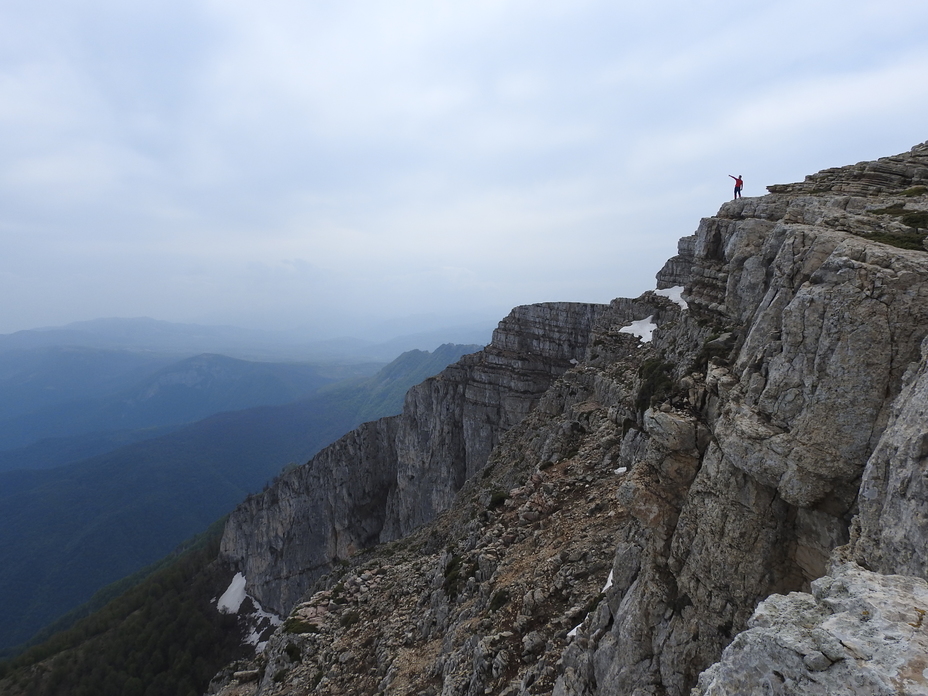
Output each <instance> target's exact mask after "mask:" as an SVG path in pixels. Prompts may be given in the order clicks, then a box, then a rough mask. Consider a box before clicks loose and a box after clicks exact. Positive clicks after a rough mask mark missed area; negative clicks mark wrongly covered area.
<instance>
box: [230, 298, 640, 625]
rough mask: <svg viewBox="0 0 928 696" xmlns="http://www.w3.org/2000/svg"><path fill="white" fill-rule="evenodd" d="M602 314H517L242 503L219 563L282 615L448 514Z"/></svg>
mask: <svg viewBox="0 0 928 696" xmlns="http://www.w3.org/2000/svg"><path fill="white" fill-rule="evenodd" d="M607 309H608V308H607V307H606V306H604V305H592V304H579V303H577V304H572V303H548V304H540V305H532V306H527V307H517V308H516V309H514V310H513V311H512V313H511V314H510V315H509V316H508V317H507V318H506V319H504V320H503V321H502V322H500V325H499V328H497V329H496V331H495V332H494V334H493V341H492V343H491V344H490V345H489V346H487V347H486V348H485V349H484V350H483V351H481V352H479V353H475V354H473V355H471V356H467V357H465V358H463V359H462V360H461V361H459V362H458V363H456V364H454V365H452V366H450V367H449V368H447V369H446V370H445V371H444V372H442V373H441V374H440V375H438V376H437V377H434V378H432V379H428V380H426V381H425V382H423V383H422V384H420V385H418V386H417V387H414V388H413V389H411V390H410V391H409V393H408V394H407V396H406V401H405V405H404V408H403V413H402V414H401V415H400V416H396V417H391V418H384V419H381V420H379V421H375V422H371V423H366V424H364V425H362V426H361V427H360V428H358V429H357V430H355V431H353V432H351V433H349V434H348V435H346V436H345V437H343V438H342V439H341V440H339V441H338V442H336V443H334V444H333V445H331V446H330V447H328V448H326V449H324V450H322V451H321V452H319V454H317V455H316V456H315V457H314V458H313V459H312V460H311V461H310V462H309V463H308V464H306V465H304V466H301V467H298V468H297V469H295V470H293V471H291V472H289V473H286V474H284V475H283V476H281V477H280V479H279V480H278V481H277V482H275V484H274V485H273V486H271V487H270V488H269V489H268V490H267V491H265V492H264V493H262V494H261V495H257V496H252V497H251V498H249V499H248V500H246V501H245V502H244V503H243V504H242V505H241V506H239V507H238V508H237V509H236V510H235V511H234V512H233V513H232V515H231V517H230V519H229V521H228V523H227V525H226V529H225V533H224V536H223V540H222V547H221V555H222V556H223V557H224V558H225V559H227V560H228V561H230V562H231V563H232V564H233V565H235V566H237V567H238V568H240V569H241V570H243V571H244V573H245V576H246V578H247V581H248V589H249V592H250V593H251V594H252V595H253V596H254V597H256V598H257V599H258V600H259V601H260V602H261V603H262V604H263V605H264V606H265V607H269V608H271V609H273V610H275V611H277V612H280V613H286V612H288V611H289V610H290V608H291V607H292V606H293V604H294V602H296V600H297V599H299V598H300V596H301V595H302V594H303V592H305V591H306V589H307V588H308V587H309V585H310V584H311V583H312V582H313V581H314V580H315V579H316V578H317V577H319V576H320V575H321V574H323V573H325V572H327V571H328V570H330V569H331V568H332V565H333V563H336V562H338V561H339V560H345V559H348V558H350V557H351V556H352V555H354V554H355V553H357V552H358V551H359V550H361V549H364V548H367V547H370V546H372V545H374V544H376V543H379V542H384V541H390V540H392V539H396V538H398V537H400V536H402V535H404V534H406V533H408V532H409V531H411V530H412V529H414V528H415V527H417V526H419V525H421V524H423V523H425V522H428V521H430V520H432V519H433V518H434V517H435V515H436V514H437V513H439V512H440V511H442V510H444V509H446V508H447V507H448V506H449V505H450V504H451V502H452V500H453V499H454V495H455V494H456V493H457V491H458V490H459V489H460V488H461V486H462V485H463V483H464V481H465V480H466V479H467V478H468V477H470V476H472V475H473V474H474V473H475V472H477V471H479V470H480V469H481V468H482V467H483V465H484V464H485V463H486V461H487V457H488V456H489V454H490V451H491V450H492V449H493V447H494V446H495V445H496V443H497V441H498V440H499V437H500V435H501V434H502V433H503V432H505V431H506V430H507V429H508V428H510V427H511V426H512V425H514V424H516V423H518V422H520V421H521V420H522V419H523V418H524V417H525V415H526V414H527V413H528V412H529V411H530V410H531V409H532V408H533V406H534V405H535V403H536V402H537V401H538V399H539V397H540V396H541V395H542V394H543V393H544V392H545V390H546V389H547V388H548V387H549V386H550V385H551V383H552V382H553V381H554V380H555V378H556V377H557V376H558V375H560V374H562V373H563V372H564V371H565V370H567V369H568V368H569V367H571V365H572V361H573V362H576V361H577V360H578V359H581V358H583V356H584V354H585V352H586V347H587V343H588V341H589V338H590V329H591V326H592V325H593V323H594V322H595V321H596V319H597V317H598V316H599V315H601V314H602V313H603V312H605V311H606V310H607ZM632 318H641V317H632Z"/></svg>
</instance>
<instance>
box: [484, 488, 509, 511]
mask: <svg viewBox="0 0 928 696" xmlns="http://www.w3.org/2000/svg"><path fill="white" fill-rule="evenodd" d="M507 500H509V494H508V493H503V491H500V490H495V491H493V492H492V493H491V494H490V502H489V504H488V505H487V509H488V510H493V509H495V508H498V507H502V506H503V505H505V503H506V501H507Z"/></svg>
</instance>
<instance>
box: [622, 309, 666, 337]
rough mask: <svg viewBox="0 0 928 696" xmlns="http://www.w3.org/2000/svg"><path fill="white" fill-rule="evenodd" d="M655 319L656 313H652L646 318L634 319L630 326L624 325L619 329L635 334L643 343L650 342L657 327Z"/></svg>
mask: <svg viewBox="0 0 928 696" xmlns="http://www.w3.org/2000/svg"><path fill="white" fill-rule="evenodd" d="M653 319H654V315H653V314H652V315H651V316H649V317H645V318H644V319H639V320H638V321H633V322H632V323H631V324H629V325H628V326H623V327H622V328H621V329H619V333H627V334H634V335H635V336H637V337H638V338H640V339H641V342H642V343H650V342H651V334H653V333H654V329H656V328H657V324H655V323H654V322H653V321H652V320H653Z"/></svg>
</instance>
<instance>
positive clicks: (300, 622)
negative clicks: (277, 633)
mask: <svg viewBox="0 0 928 696" xmlns="http://www.w3.org/2000/svg"><path fill="white" fill-rule="evenodd" d="M284 631H285V632H286V633H319V627H318V626H317V625H316V624H314V623H310V622H309V621H306V620H305V619H301V618H299V617H298V616H288V617H287V620H286V621H284Z"/></svg>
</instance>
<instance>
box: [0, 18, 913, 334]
mask: <svg viewBox="0 0 928 696" xmlns="http://www.w3.org/2000/svg"><path fill="white" fill-rule="evenodd" d="M926 20H928V6H926V5H925V3H923V2H921V0H919V1H917V2H916V1H915V0H890V1H888V2H884V3H881V4H880V5H879V7H876V6H874V5H873V3H872V2H869V0H845V1H844V2H838V1H837V0H817V1H816V2H808V1H807V0H806V1H805V2H799V1H798V0H785V1H784V2H781V3H777V4H776V5H756V6H751V5H746V6H732V5H731V4H730V3H728V2H725V3H723V2H720V1H718V0H696V1H692V0H691V1H690V2H683V1H682V0H669V1H668V2H665V3H661V4H660V5H658V6H654V5H646V4H641V3H631V2H619V3H615V2H605V0H584V1H582V2H577V1H574V2H567V1H566V0H545V1H542V2H528V0H476V1H475V2H472V3H466V4H462V3H451V2H432V1H429V2H426V1H425V0H397V1H396V2H391V3H370V2H364V3H361V2H356V1H354V0H345V1H343V2H337V3H336V2H331V1H320V2H312V3H306V2H297V1H296V0H268V2H264V3H253V2H245V1H244V0H226V1H223V2H220V1H219V0H194V1H193V2H180V1H179V0H176V1H175V0H156V1H155V2H152V3H145V4H144V5H126V4H125V3H117V2H114V1H112V0H89V1H88V2H86V3H81V4H73V3H66V2H63V1H62V0H37V2H34V3H28V4H25V3H20V4H18V5H9V4H8V5H6V6H4V7H2V8H0V45H2V46H3V49H2V51H0V132H2V134H3V135H0V235H2V241H3V243H4V247H5V249H7V253H6V254H5V255H4V257H3V258H2V259H0V287H2V288H4V290H5V291H6V292H7V293H10V295H8V296H15V297H16V298H17V305H16V307H15V308H10V307H7V308H5V309H4V310H3V313H2V314H0V331H12V330H16V329H20V328H28V327H29V326H34V325H39V324H49V323H53V322H58V321H66V320H69V319H87V318H92V317H96V316H112V315H118V314H125V315H133V316H134V315H139V314H149V315H151V316H155V317H157V318H162V319H171V320H181V321H191V320H196V319H204V318H221V319H222V320H223V321H226V322H233V323H234V322H239V323H252V324H259V323H262V322H263V323H264V324H269V323H274V322H276V323H277V324H290V323H292V322H293V321H295V317H299V318H300V320H301V321H302V320H305V321H310V320H312V321H317V320H318V321H320V322H321V321H327V322H334V318H333V317H341V318H348V317H358V319H357V321H356V322H355V323H356V324H360V323H362V321H370V319H371V317H372V316H381V317H383V318H390V317H398V316H404V315H413V314H421V313H426V312H437V313H441V312H443V311H444V312H447V313H449V314H450V313H456V312H463V311H465V310H466V311H468V312H471V313H473V312H475V311H476V312H484V313H486V314H487V315H489V314H492V313H500V312H505V311H506V309H508V307H510V306H512V305H514V304H519V303H525V302H532V301H542V300H559V299H569V300H583V301H608V300H609V299H610V298H611V297H614V296H618V295H629V294H631V295H637V294H638V293H640V292H642V291H643V290H645V289H647V288H649V287H652V286H653V276H654V273H655V272H656V271H657V270H658V268H659V267H660V265H661V263H662V262H663V260H664V259H666V258H667V257H668V256H670V255H672V254H673V253H674V250H675V245H676V240H677V238H678V237H680V236H683V235H686V234H688V233H690V232H691V231H692V229H693V228H694V227H695V225H696V224H697V222H698V219H699V217H701V216H704V215H709V214H712V213H713V212H714V211H715V209H716V208H717V206H718V205H719V203H721V202H722V201H723V200H725V199H726V198H727V196H728V195H729V192H730V191H729V180H728V179H727V174H729V173H743V174H744V175H745V177H746V182H747V189H746V193H747V194H748V195H757V194H760V193H763V186H764V185H765V184H768V183H780V182H783V181H788V180H795V179H798V178H801V177H802V176H804V175H805V174H808V173H811V172H813V171H815V170H817V169H821V168H824V167H829V166H839V165H842V164H847V163H851V162H855V161H858V160H861V159H865V158H872V157H877V156H881V155H888V154H893V153H895V152H898V151H901V150H903V149H907V148H908V147H910V146H912V145H913V144H915V143H916V142H919V141H922V140H925V139H926V137H928V135H926V133H925V132H924V125H923V119H922V118H921V114H923V113H924V112H925V108H926V106H928V83H926V81H925V80H923V79H922V78H921V76H922V75H924V74H925V71H926V68H928V49H926V47H925V44H924V40H923V38H922V30H921V27H923V26H924V25H925V22H926ZM735 169H737V170H739V171H737V172H736V171H734V170H735ZM114 289H116V290H117V291H114ZM61 298H66V300H64V301H62V300H61ZM346 321H347V319H346ZM344 325H345V324H344V322H343V323H342V326H344Z"/></svg>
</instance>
